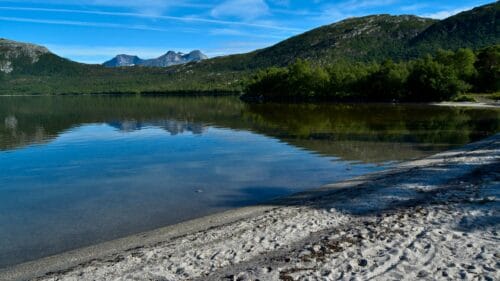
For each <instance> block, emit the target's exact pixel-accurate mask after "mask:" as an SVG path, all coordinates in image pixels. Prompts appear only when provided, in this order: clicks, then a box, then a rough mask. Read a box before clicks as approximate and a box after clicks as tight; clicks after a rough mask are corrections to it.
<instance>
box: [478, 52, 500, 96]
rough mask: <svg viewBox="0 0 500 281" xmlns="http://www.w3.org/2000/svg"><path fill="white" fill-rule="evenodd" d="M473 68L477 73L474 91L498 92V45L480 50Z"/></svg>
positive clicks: (499, 55)
mask: <svg viewBox="0 0 500 281" xmlns="http://www.w3.org/2000/svg"><path fill="white" fill-rule="evenodd" d="M475 66H476V69H477V72H478V77H477V80H476V81H477V82H476V85H475V88H476V90H477V91H481V92H496V91H500V45H495V46H491V47H488V48H485V49H482V50H480V51H479V53H478V54H477V61H476V64H475Z"/></svg>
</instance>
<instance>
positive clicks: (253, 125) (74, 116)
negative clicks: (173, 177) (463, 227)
mask: <svg viewBox="0 0 500 281" xmlns="http://www.w3.org/2000/svg"><path fill="white" fill-rule="evenodd" d="M0 118H1V119H0V120H2V119H3V120H4V124H3V126H1V125H0V149H3V150H9V149H14V148H17V147H22V146H25V145H29V144H35V143H42V142H44V141H50V139H53V138H55V137H57V136H58V135H60V134H61V133H63V132H65V131H67V130H69V129H71V128H73V127H77V126H80V125H81V124H90V123H107V124H109V125H111V126H113V127H115V128H117V129H119V130H121V131H123V132H132V131H137V130H141V129H143V128H147V127H151V126H154V127H158V128H163V129H164V130H165V131H166V132H169V133H170V134H172V135H177V134H180V133H183V132H185V131H187V132H192V133H194V134H202V133H203V132H204V130H205V129H206V127H207V126H209V125H211V126H216V127H222V128H230V129H235V130H250V131H254V132H257V133H259V134H265V135H267V136H272V137H276V138H278V139H280V140H281V141H284V142H287V143H290V144H292V145H294V146H298V147H301V148H304V149H306V150H310V151H312V152H315V153H319V154H321V155H325V156H335V157H341V158H343V159H347V160H352V161H362V162H386V161H392V160H407V159H412V158H417V157H423V156H425V155H428V154H430V153H435V152H437V151H441V150H443V149H447V148H452V147H455V146H459V145H462V144H465V143H468V142H472V141H474V140H478V139H481V138H484V137H486V136H488V135H491V134H494V133H495V132H498V131H499V128H500V111H499V110H494V109H473V108H444V107H432V106H424V105H381V104H379V105H377V104H372V105H349V104H323V105H318V104H250V105H248V104H243V103H241V102H240V101H239V100H238V99H237V98H235V97H223V98H208V97H201V98H200V97H198V98H176V97H169V98H157V97H148V98H145V97H143V98H140V97H89V96H84V97H10V98H2V100H1V103H0Z"/></svg>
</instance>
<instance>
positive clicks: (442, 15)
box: [421, 7, 472, 19]
mask: <svg viewBox="0 0 500 281" xmlns="http://www.w3.org/2000/svg"><path fill="white" fill-rule="evenodd" d="M470 9H472V7H462V8H458V9H452V10H443V11H438V12H434V13H429V14H423V15H421V16H422V17H427V18H433V19H445V18H449V17H451V16H454V15H456V14H458V13H461V12H463V11H467V10H470Z"/></svg>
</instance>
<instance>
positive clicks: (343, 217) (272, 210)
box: [0, 135, 500, 280]
mask: <svg viewBox="0 0 500 281" xmlns="http://www.w3.org/2000/svg"><path fill="white" fill-rule="evenodd" d="M499 192H500V135H498V136H495V137H493V138H489V139H487V140H484V141H482V142H479V143H476V144H472V145H469V146H466V147H464V148H463V149H461V150H456V151H451V152H446V153H442V154H438V155H435V156H432V157H429V158H426V159H423V160H419V161H414V162H410V163H405V164H403V165H401V166H400V167H398V168H396V169H394V170H392V171H389V172H383V173H377V174H373V175H368V176H365V177H361V178H358V179H354V180H350V181H345V182H341V183H337V184H332V185H329V186H325V187H323V188H321V189H318V190H315V191H311V192H306V193H302V194H298V195H296V196H292V197H290V198H287V199H284V200H281V201H277V202H274V204H273V205H272V206H266V207H256V209H257V208H260V209H259V210H261V211H260V212H256V213H255V214H254V215H251V216H247V217H244V218H242V219H238V220H236V221H227V222H223V223H219V224H216V225H213V226H212V227H207V228H205V229H204V230H201V231H195V232H192V233H188V234H185V235H180V236H177V237H170V238H168V239H165V240H163V241H159V242H156V243H153V244H149V245H142V246H140V247H135V248H134V249H129V250H126V251H122V252H119V253H116V254H112V255H108V256H105V257H104V256H102V255H101V256H99V255H97V256H96V257H94V258H92V259H89V260H88V261H86V262H83V263H80V264H78V265H71V266H70V265H68V267H67V268H64V269H62V270H57V271H54V272H52V273H48V274H47V275H45V276H43V277H40V278H37V279H36V280H257V279H258V280H439V279H442V280H458V279H464V280H500V243H499V241H500V237H499V235H498V233H499V231H500V230H499V223H500V216H499V211H500V209H499V206H500V204H499V201H498V199H499ZM235 212H237V211H235ZM250 213H251V212H250ZM60 269H61V268H60ZM24 270H26V268H25V269H24ZM21 271H22V270H19V272H21ZM47 271H53V270H50V266H48V267H47ZM19 272H18V273H19ZM45 273H46V272H45ZM8 274H11V275H4V276H16V278H17V279H21V278H22V277H21V276H23V275H22V274H17V275H15V274H13V273H12V272H10V273H8ZM23 274H26V273H23ZM24 276H28V275H24ZM1 277H2V274H1V273H0V279H1Z"/></svg>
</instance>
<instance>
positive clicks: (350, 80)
mask: <svg viewBox="0 0 500 281" xmlns="http://www.w3.org/2000/svg"><path fill="white" fill-rule="evenodd" d="M467 91H475V92H495V91H500V45H495V46H492V47H487V48H484V49H481V50H479V51H478V52H477V53H474V52H473V51H472V50H471V49H459V50H457V51H456V52H453V51H443V50H441V51H438V52H437V54H436V55H435V56H434V57H433V56H430V55H426V56H424V57H423V58H421V59H416V60H410V61H405V62H398V63H394V62H393V61H392V60H387V61H385V62H383V63H336V64H331V65H327V66H319V65H312V64H311V63H309V62H308V61H305V60H300V59H299V60H297V61H296V62H295V63H293V64H291V65H289V66H288V67H282V68H278V67H272V68H268V69H266V70H262V71H259V72H258V73H257V74H256V75H255V76H254V78H253V80H252V81H250V82H249V84H248V86H247V89H246V91H245V92H246V93H245V94H244V95H243V97H242V98H243V99H246V100H259V101H277V100H278V101H279V100H295V101H299V100H337V101H338V100H348V101H352V100H357V101H444V100H450V99H452V98H455V97H457V95H459V94H462V93H465V92H467Z"/></svg>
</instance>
